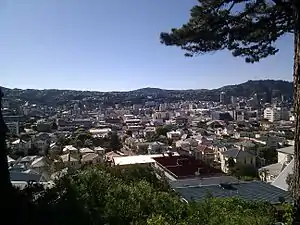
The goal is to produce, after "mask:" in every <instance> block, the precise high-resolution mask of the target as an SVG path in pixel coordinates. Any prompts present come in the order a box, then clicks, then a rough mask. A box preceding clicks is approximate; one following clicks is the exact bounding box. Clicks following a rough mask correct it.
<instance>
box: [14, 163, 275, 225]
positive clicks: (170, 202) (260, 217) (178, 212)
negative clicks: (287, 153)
mask: <svg viewBox="0 0 300 225" xmlns="http://www.w3.org/2000/svg"><path fill="white" fill-rule="evenodd" d="M33 190H35V191H33ZM22 193H23V196H24V195H25V197H26V198H27V200H28V199H29V200H30V201H29V202H27V203H26V204H24V207H26V208H25V212H26V216H28V218H30V222H31V223H30V224H72V225H74V224H107V225H108V224H114V225H117V224H122V225H126V224H128V225H129V224H130V225H132V224H139V225H140V224H145V225H146V224H151V225H159V224H164V225H165V224H170V225H171V224H179V225H188V224H205V225H212V224H226V225H236V224H243V225H244V224H246V225H247V224H249V225H250V224H258V225H264V224H266V225H269V224H272V223H273V222H275V217H274V208H273V207H272V206H271V205H270V204H268V203H263V202H248V201H243V200H241V199H237V198H228V199H227V198H225V199H215V198H211V197H208V198H207V199H206V200H205V201H203V202H191V203H190V204H187V203H186V202H184V201H182V200H181V198H180V197H179V196H178V194H177V193H175V192H173V191H172V190H171V189H170V188H169V187H168V185H166V184H165V182H162V181H160V180H158V179H157V178H156V175H155V173H154V171H153V170H152V169H150V168H145V167H141V166H130V167H127V168H120V167H113V168H112V167H106V166H100V167H86V168H83V169H80V170H77V171H73V172H72V173H71V174H68V175H66V176H65V177H62V178H61V179H59V180H57V181H56V184H55V186H54V187H53V188H51V189H46V190H43V189H41V188H39V187H34V188H31V189H30V188H28V189H25V190H24V191H23V192H22ZM19 203H20V202H19ZM18 207H19V208H18V210H17V211H18V212H22V211H23V210H22V208H20V204H18Z"/></svg>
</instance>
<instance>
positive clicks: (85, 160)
mask: <svg viewBox="0 0 300 225" xmlns="http://www.w3.org/2000/svg"><path fill="white" fill-rule="evenodd" d="M101 161H102V159H101V157H100V156H99V155H98V154H96V153H93V152H89V153H85V154H84V155H82V158H81V164H82V165H96V164H98V163H100V162H101Z"/></svg>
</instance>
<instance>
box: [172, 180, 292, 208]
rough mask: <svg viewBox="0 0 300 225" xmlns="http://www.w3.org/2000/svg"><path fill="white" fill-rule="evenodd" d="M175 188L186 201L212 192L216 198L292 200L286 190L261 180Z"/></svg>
mask: <svg viewBox="0 0 300 225" xmlns="http://www.w3.org/2000/svg"><path fill="white" fill-rule="evenodd" d="M175 190H176V191H177V192H179V193H180V194H181V196H182V197H183V198H184V199H186V200H187V201H193V200H195V201H201V200H204V199H205V198H206V196H207V194H212V196H213V197H217V198H226V197H239V198H241V199H244V200H249V201H252V200H254V201H267V202H270V203H272V204H277V203H280V198H282V197H283V198H285V200H286V201H288V202H291V201H292V198H291V197H290V195H289V193H288V192H287V191H284V190H281V189H279V188H277V187H275V186H272V185H270V184H267V183H264V182H261V181H250V182H242V183H234V184H213V185H203V186H199V185H197V186H190V187H177V188H175Z"/></svg>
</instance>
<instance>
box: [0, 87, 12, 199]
mask: <svg viewBox="0 0 300 225" xmlns="http://www.w3.org/2000/svg"><path fill="white" fill-rule="evenodd" d="M2 96H3V93H2V91H1V89H0V185H1V187H2V190H3V191H4V194H5V193H6V192H8V191H10V189H11V182H10V176H9V171H8V163H7V148H6V141H5V137H6V131H7V127H6V125H5V123H4V120H3V117H2V111H1V100H2Z"/></svg>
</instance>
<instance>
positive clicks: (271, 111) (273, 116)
mask: <svg viewBox="0 0 300 225" xmlns="http://www.w3.org/2000/svg"><path fill="white" fill-rule="evenodd" d="M280 117H281V112H280V110H278V108H271V107H268V108H266V109H265V110H264V118H265V119H267V120H269V121H270V122H274V121H278V120H280Z"/></svg>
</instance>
